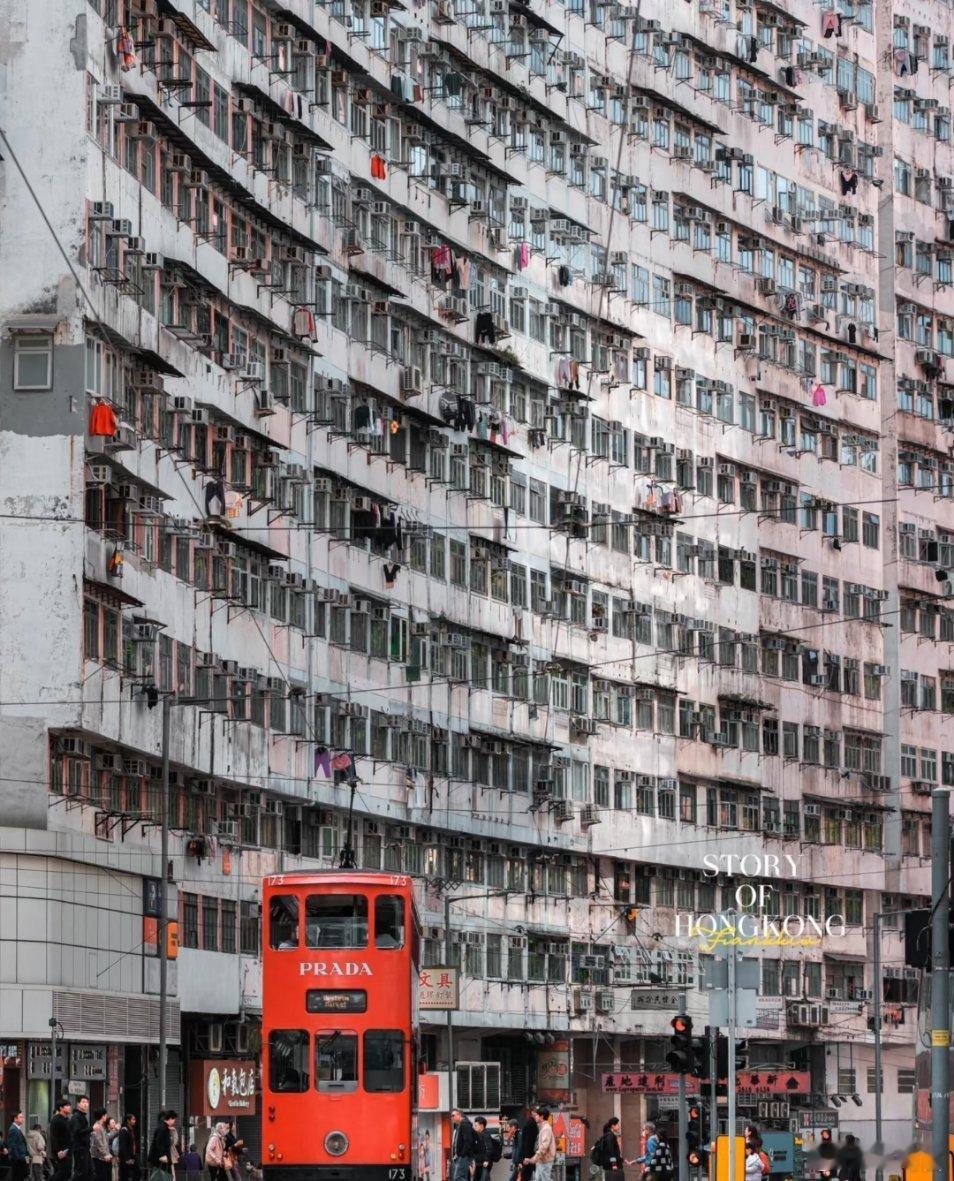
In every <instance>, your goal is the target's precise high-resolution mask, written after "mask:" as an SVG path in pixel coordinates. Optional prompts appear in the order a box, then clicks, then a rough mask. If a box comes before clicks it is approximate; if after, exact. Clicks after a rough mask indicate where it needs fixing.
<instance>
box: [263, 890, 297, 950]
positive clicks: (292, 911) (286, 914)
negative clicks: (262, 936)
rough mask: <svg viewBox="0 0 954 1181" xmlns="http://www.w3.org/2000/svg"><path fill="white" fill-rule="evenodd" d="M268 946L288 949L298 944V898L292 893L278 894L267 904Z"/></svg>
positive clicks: (276, 948) (275, 948)
mask: <svg viewBox="0 0 954 1181" xmlns="http://www.w3.org/2000/svg"><path fill="white" fill-rule="evenodd" d="M268 917H269V946H270V947H271V948H272V949H273V950H275V951H288V950H290V949H291V948H294V947H297V946H298V899H297V898H296V897H295V896H294V895H293V894H278V895H276V896H275V897H274V898H272V900H271V902H270V904H269V916H268Z"/></svg>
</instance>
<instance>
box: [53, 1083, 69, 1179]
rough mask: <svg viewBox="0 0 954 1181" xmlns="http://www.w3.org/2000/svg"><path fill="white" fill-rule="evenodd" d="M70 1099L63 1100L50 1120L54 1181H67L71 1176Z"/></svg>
mask: <svg viewBox="0 0 954 1181" xmlns="http://www.w3.org/2000/svg"><path fill="white" fill-rule="evenodd" d="M71 1110H72V1109H71V1106H70V1101H69V1099H61V1100H60V1101H59V1103H58V1104H57V1105H56V1112H55V1113H54V1115H53V1118H52V1119H51V1120H50V1139H49V1145H50V1147H49V1152H50V1161H51V1162H52V1164H53V1179H52V1181H67V1178H68V1177H69V1175H70V1163H71V1162H70V1111H71Z"/></svg>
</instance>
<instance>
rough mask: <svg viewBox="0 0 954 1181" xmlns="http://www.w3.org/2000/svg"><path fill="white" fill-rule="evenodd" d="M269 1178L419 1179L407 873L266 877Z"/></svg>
mask: <svg viewBox="0 0 954 1181" xmlns="http://www.w3.org/2000/svg"><path fill="white" fill-rule="evenodd" d="M262 912H263V915H264V919H265V928H266V929H265V931H264V932H263V935H264V938H263V943H264V951H263V959H264V963H263V981H262V1091H263V1100H262V1167H263V1170H264V1174H265V1181H412V1179H413V1178H414V1177H415V1176H416V1173H417V1167H416V1163H417V1162H416V1155H417V1154H416V1151H415V1145H416V1139H417V1135H416V1109H417V1061H418V1055H417V1041H416V1039H417V1028H418V1014H417V988H418V974H419V962H420V924H419V922H418V917H417V911H416V908H415V905H414V889H413V885H412V882H411V879H410V878H408V877H404V876H403V875H400V874H387V873H373V872H362V871H351V870H329V871H317V872H305V873H295V874H277V875H274V876H272V877H268V878H266V879H265V881H264V886H263V898H262Z"/></svg>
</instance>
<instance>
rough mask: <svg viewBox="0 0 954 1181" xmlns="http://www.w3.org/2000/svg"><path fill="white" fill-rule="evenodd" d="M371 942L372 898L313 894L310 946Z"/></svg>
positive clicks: (307, 940) (307, 913)
mask: <svg viewBox="0 0 954 1181" xmlns="http://www.w3.org/2000/svg"><path fill="white" fill-rule="evenodd" d="M367 942H368V900H367V898H366V897H365V896H364V895H363V894H309V896H308V898H307V900H306V902H305V946H306V947H365V946H366V945H367ZM316 1052H317V1051H316Z"/></svg>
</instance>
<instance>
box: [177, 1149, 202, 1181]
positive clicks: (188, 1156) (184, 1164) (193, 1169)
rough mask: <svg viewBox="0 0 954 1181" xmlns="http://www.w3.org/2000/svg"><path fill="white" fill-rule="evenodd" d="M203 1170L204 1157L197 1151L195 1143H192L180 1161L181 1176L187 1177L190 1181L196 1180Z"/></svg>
mask: <svg viewBox="0 0 954 1181" xmlns="http://www.w3.org/2000/svg"><path fill="white" fill-rule="evenodd" d="M201 1172H202V1157H201V1156H199V1154H198V1153H197V1152H196V1150H195V1145H194V1144H190V1145H189V1147H188V1149H187V1150H186V1152H185V1154H184V1155H183V1157H182V1160H181V1161H180V1162H179V1176H180V1177H185V1178H187V1179H188V1181H195V1178H196V1177H198V1175H199V1174H200V1173H201Z"/></svg>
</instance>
